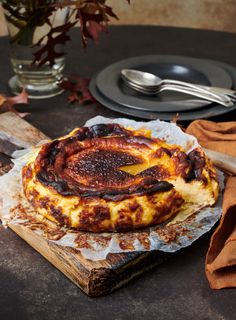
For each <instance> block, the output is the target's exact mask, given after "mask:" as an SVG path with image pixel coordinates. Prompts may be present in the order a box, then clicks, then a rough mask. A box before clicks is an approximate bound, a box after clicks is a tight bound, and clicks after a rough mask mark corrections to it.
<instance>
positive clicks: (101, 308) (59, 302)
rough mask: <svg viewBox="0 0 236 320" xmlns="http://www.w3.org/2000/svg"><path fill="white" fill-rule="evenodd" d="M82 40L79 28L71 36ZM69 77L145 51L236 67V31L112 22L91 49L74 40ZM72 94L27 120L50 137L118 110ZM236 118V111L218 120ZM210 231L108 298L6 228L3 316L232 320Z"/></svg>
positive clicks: (0, 237) (0, 65) (34, 105)
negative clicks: (81, 101)
mask: <svg viewBox="0 0 236 320" xmlns="http://www.w3.org/2000/svg"><path fill="white" fill-rule="evenodd" d="M76 37H77V38H79V35H78V34H77V35H76V32H73V33H72V38H73V40H75V38H76ZM0 52H1V59H0V92H4V93H8V94H9V93H10V92H9V89H8V87H7V81H8V79H9V77H10V76H11V75H12V71H11V70H10V64H9V54H8V40H7V38H2V39H0ZM67 52H68V55H67V66H66V70H65V72H66V73H67V74H72V73H74V74H79V75H81V76H84V77H91V76H92V75H93V74H95V73H96V72H98V71H99V70H100V69H102V68H103V67H105V66H107V65H108V64H111V63H113V62H115V61H118V60H121V59H124V58H127V57H132V56H137V55H145V54H176V55H185V56H191V57H197V58H208V59H215V60H219V61H222V62H226V63H229V64H232V65H234V66H236V35H234V34H229V33H223V32H212V31H203V30H191V29H180V28H167V27H139V26H137V27H135V26H133V27H112V28H110V33H109V34H108V35H104V36H103V37H102V39H101V41H100V43H99V44H98V45H95V44H91V45H90V46H89V47H88V49H87V52H86V53H84V52H82V50H81V49H79V44H78V41H72V42H71V43H70V44H69V45H68V50H67ZM66 96H67V94H66V93H63V94H62V95H60V96H57V97H55V98H51V99H45V100H38V101H36V100H34V101H33V100H31V101H30V104H29V106H27V107H24V108H23V110H24V111H29V112H31V114H30V115H29V116H27V117H26V120H27V121H29V122H30V123H31V124H33V125H34V126H36V127H37V128H39V129H40V130H42V131H43V132H44V133H46V134H47V135H49V136H51V137H56V136H60V135H62V134H65V133H67V132H69V131H70V130H71V129H73V128H74V127H76V126H80V125H82V124H83V123H84V122H85V121H86V120H87V119H89V118H91V117H93V116H95V115H98V114H101V115H106V116H112V117H117V116H119V114H118V113H114V112H112V111H109V110H107V109H105V108H103V107H101V106H99V105H88V106H79V105H78V104H77V105H68V103H67V99H66ZM233 119H234V120H235V119H236V115H235V113H230V114H228V115H225V116H224V117H218V118H215V119H214V120H216V121H224V120H226V121H227V120H233ZM209 239H210V235H207V236H205V237H204V238H202V239H201V240H199V241H197V242H196V243H195V244H194V245H193V246H191V247H190V248H187V249H185V250H184V251H183V252H180V253H178V254H176V255H175V256H173V257H172V258H171V259H170V260H168V261H167V262H165V263H164V264H162V265H160V266H158V267H156V268H155V269H154V270H152V271H149V272H148V273H146V274H144V275H142V276H141V277H140V278H139V279H138V280H135V281H133V282H131V283H129V284H128V285H126V286H125V287H123V288H121V289H119V290H118V291H116V292H114V293H112V294H110V295H109V296H105V297H101V298H96V299H92V298H88V297H87V296H86V295H84V294H83V293H82V292H81V291H80V289H78V288H77V287H76V286H75V285H74V284H73V283H72V282H70V280H68V279H67V278H66V277H65V276H64V275H63V274H61V273H60V272H59V271H58V270H57V269H56V268H54V267H53V266H52V265H51V264H50V263H49V262H48V261H46V260H45V259H44V258H43V257H42V256H40V255H39V254H38V253H37V252H36V251H34V250H33V249H32V248H31V247H30V246H28V245H27V244H26V243H25V242H24V241H23V240H21V239H20V238H19V237H18V236H17V235H16V234H14V233H13V232H12V231H11V230H4V229H3V227H2V226H0V319H6V320H10V319H30V320H31V319H39V320H43V319H46V320H52V319H60V320H62V319H81V320H84V319H88V320H93V319H104V320H105V319H114V320H121V319H122V320H123V319H129V318H133V319H147V320H148V319H161V320H162V319H167V320H171V319H175V320H177V319H181V320H182V319H202V320H203V319H204V320H206V319H212V320H213V319H214V320H218V319H219V320H223V319H229V320H231V319H234V318H235V311H236V306H235V301H236V291H235V289H224V290H220V291H213V290H211V289H210V288H209V285H208V282H207V280H206V278H205V274H204V259H205V255H206V251H207V248H208V244H209Z"/></svg>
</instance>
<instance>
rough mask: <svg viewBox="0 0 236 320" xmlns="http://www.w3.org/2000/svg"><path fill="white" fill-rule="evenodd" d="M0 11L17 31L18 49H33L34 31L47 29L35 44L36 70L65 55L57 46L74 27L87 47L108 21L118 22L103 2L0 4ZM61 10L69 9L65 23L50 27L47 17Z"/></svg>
mask: <svg viewBox="0 0 236 320" xmlns="http://www.w3.org/2000/svg"><path fill="white" fill-rule="evenodd" d="M126 1H127V2H128V3H129V2H130V0H126ZM2 7H3V8H4V11H5V16H6V19H7V20H8V23H11V24H13V25H14V27H15V28H16V29H17V32H16V34H15V35H14V37H12V39H11V41H12V42H15V43H18V44H19V45H27V46H28V45H32V43H33V42H32V39H33V35H34V32H35V30H36V28H37V27H40V26H43V25H44V24H47V25H48V26H49V28H50V29H49V31H48V33H47V34H45V35H43V36H42V37H41V38H40V39H39V40H38V42H37V43H36V44H35V47H36V48H37V47H38V50H36V52H35V53H34V57H33V64H35V65H37V66H41V65H43V64H46V63H47V64H49V65H50V66H52V65H53V64H54V63H55V59H57V58H59V57H61V56H63V55H64V52H63V51H58V49H56V46H57V45H58V44H65V43H66V42H67V41H68V40H70V36H69V35H68V32H69V31H70V30H71V28H72V27H74V26H75V24H79V26H80V30H81V43H82V46H83V47H86V45H87V42H88V39H92V40H95V41H96V40H97V39H98V37H99V34H100V33H101V32H102V31H104V30H106V28H107V25H108V23H109V21H110V18H114V19H118V17H117V16H116V14H115V13H114V12H113V9H112V8H111V7H110V6H108V5H107V4H106V0H77V1H73V0H51V1H50V0H22V1H18V0H2ZM63 8H69V9H70V12H69V14H68V18H67V22H66V23H64V24H63V25H60V26H57V27H53V25H52V22H51V19H50V17H51V16H52V15H53V14H54V13H55V11H57V10H62V9H63Z"/></svg>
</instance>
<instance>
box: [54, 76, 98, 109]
mask: <svg viewBox="0 0 236 320" xmlns="http://www.w3.org/2000/svg"><path fill="white" fill-rule="evenodd" d="M89 81H90V80H89V79H88V78H82V77H80V76H76V75H72V76H69V77H68V78H67V79H64V80H63V81H62V82H61V84H60V86H61V87H62V88H63V89H64V90H67V91H69V92H70V94H69V96H68V101H69V102H70V103H74V102H76V101H78V102H79V103H80V104H88V103H92V102H96V100H95V99H94V97H93V96H92V95H91V93H90V91H89V88H88V86H89Z"/></svg>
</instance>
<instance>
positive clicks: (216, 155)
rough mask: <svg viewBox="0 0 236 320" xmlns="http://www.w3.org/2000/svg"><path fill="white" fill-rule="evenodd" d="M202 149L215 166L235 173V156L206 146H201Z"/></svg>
mask: <svg viewBox="0 0 236 320" xmlns="http://www.w3.org/2000/svg"><path fill="white" fill-rule="evenodd" d="M203 150H204V152H205V153H206V155H207V156H208V158H210V159H211V160H212V162H213V163H214V165H215V166H216V167H218V168H220V169H222V170H225V171H228V172H230V173H232V174H236V157H233V156H230V155H228V154H225V153H221V152H217V151H213V150H209V149H206V148H203Z"/></svg>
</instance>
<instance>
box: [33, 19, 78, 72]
mask: <svg viewBox="0 0 236 320" xmlns="http://www.w3.org/2000/svg"><path fill="white" fill-rule="evenodd" d="M75 24H76V22H67V23H65V24H63V25H61V26H58V27H55V28H53V27H52V28H51V29H50V31H49V32H48V33H47V34H46V35H45V36H43V37H42V38H41V39H40V40H39V41H38V42H37V43H36V45H35V46H38V45H40V44H41V43H42V42H43V40H44V39H45V38H46V39H47V42H46V44H45V45H44V46H43V47H42V48H41V49H40V50H38V51H37V52H35V53H34V60H33V64H37V65H38V66H41V65H43V64H45V63H47V62H48V63H49V65H50V66H53V64H54V63H55V59H56V58H60V57H62V56H64V55H65V53H64V52H63V51H61V52H57V51H56V46H57V45H58V44H62V45H64V44H65V43H66V41H69V40H70V37H69V36H68V35H67V34H66V33H67V32H68V31H69V30H70V29H71V28H72V27H73V26H74V25H75ZM58 33H59V34H58Z"/></svg>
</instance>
